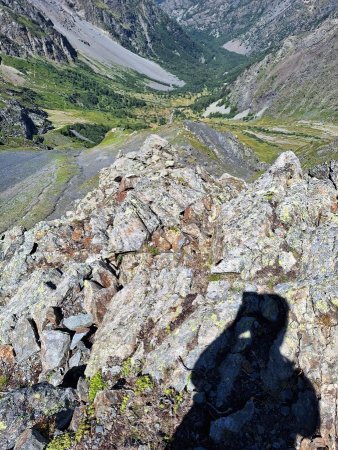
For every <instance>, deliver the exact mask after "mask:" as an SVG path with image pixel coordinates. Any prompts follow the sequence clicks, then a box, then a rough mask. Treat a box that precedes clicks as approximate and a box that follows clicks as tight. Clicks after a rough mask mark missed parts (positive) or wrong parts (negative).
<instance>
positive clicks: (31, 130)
mask: <svg viewBox="0 0 338 450" xmlns="http://www.w3.org/2000/svg"><path fill="white" fill-rule="evenodd" d="M0 126H1V132H0V137H1V140H2V141H3V142H6V140H8V139H11V138H18V137H21V138H24V139H28V140H32V139H33V138H34V136H37V135H41V134H44V133H46V132H47V131H48V130H50V129H51V128H52V123H51V122H50V121H49V120H48V114H47V113H46V112H45V111H43V110H41V109H39V108H37V107H34V106H32V107H30V108H26V107H25V106H23V105H22V104H21V103H20V102H18V101H17V100H9V101H8V102H7V105H6V107H5V108H3V109H0Z"/></svg>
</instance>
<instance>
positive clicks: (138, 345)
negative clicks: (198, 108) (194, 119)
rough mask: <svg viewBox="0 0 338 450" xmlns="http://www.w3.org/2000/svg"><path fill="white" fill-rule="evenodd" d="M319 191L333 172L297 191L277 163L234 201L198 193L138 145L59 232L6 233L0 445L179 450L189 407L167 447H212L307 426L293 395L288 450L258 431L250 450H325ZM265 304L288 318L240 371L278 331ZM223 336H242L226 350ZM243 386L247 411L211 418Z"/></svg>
mask: <svg viewBox="0 0 338 450" xmlns="http://www.w3.org/2000/svg"><path fill="white" fill-rule="evenodd" d="M337 185H338V165H337V162H332V163H330V164H328V165H326V166H325V167H323V168H317V169H316V170H313V171H312V172H311V175H307V174H305V173H303V171H302V169H301V166H300V163H299V161H298V159H297V158H296V156H295V155H294V154H293V153H292V152H286V153H284V154H282V155H281V156H280V157H279V158H278V159H277V161H276V162H275V163H274V164H273V166H272V167H271V168H270V169H269V170H268V171H267V172H266V173H265V174H264V175H262V176H261V177H260V178H259V179H258V180H257V181H255V182H254V183H252V184H246V183H245V182H244V181H242V180H240V179H239V178H235V177H233V176H231V175H228V174H224V175H223V176H222V177H220V178H219V179H216V178H214V177H212V176H211V175H209V174H208V173H207V172H206V171H205V170H204V169H202V168H200V167H187V166H184V165H182V164H181V163H180V162H179V161H178V158H177V155H176V151H175V149H174V148H173V147H171V146H170V145H169V144H168V143H167V142H166V141H165V140H163V139H161V138H159V137H157V136H152V137H150V138H149V139H148V140H147V141H146V142H145V144H144V145H143V147H142V148H141V149H140V151H139V152H134V153H129V154H127V155H126V156H123V155H121V156H120V157H119V158H118V159H117V160H116V162H115V163H114V165H113V166H111V167H109V168H107V169H104V170H102V171H101V174H100V185H99V188H98V189H96V190H95V191H93V192H91V193H90V194H88V195H87V196H86V197H85V198H84V199H83V200H81V201H79V202H78V204H77V206H76V209H75V211H73V212H69V213H67V216H66V217H65V218H63V219H60V220H55V221H51V222H41V223H39V224H37V225H36V226H35V227H34V228H33V229H31V230H29V231H25V230H23V229H21V228H18V227H17V228H13V229H12V230H9V231H8V232H6V233H5V234H4V235H3V236H1V238H0V271H1V284H0V286H1V287H0V305H1V306H0V323H1V328H0V373H1V378H0V380H1V386H2V387H1V391H2V394H1V395H2V396H1V398H0V418H1V419H0V446H1V447H2V448H4V449H11V448H13V447H14V445H15V449H16V450H19V449H24V448H26V447H24V445H28V444H27V443H32V442H33V444H32V445H35V447H34V446H33V448H45V447H46V445H47V442H48V440H52V442H51V443H50V444H48V448H58V447H57V445H61V444H62V445H63V447H62V448H74V449H85V448H98V449H106V448H107V449H108V448H117V449H123V448H139V449H144V448H147V446H149V445H150V444H151V445H152V446H153V447H155V448H170V447H172V448H183V447H182V445H181V447H177V446H176V447H175V436H174V433H175V429H176V427H177V426H178V425H179V424H180V423H181V426H182V423H183V424H184V423H186V422H187V421H188V422H189V420H188V419H189V414H190V413H191V411H194V408H195V407H196V405H197V407H198V408H199V409H198V417H199V422H198V423H199V428H198V429H197V430H196V429H194V430H191V432H190V437H189V439H190V441H189V444H190V445H189V446H188V445H187V446H186V447H184V448H190V447H200V448H224V447H222V445H223V444H222V442H223V443H224V442H226V439H227V438H228V436H229V433H230V435H231V436H232V438H231V439H232V440H233V442H236V440H238V439H239V437H240V436H243V439H249V438H250V429H251V428H253V427H254V424H255V423H256V422H257V421H258V418H257V417H258V416H259V415H258V413H261V412H262V411H263V412H264V414H265V416H264V417H269V415H270V416H271V415H272V413H273V412H275V408H276V406H275V405H276V404H277V405H280V409H281V411H282V408H283V414H284V416H283V417H284V418H285V420H284V422H285V423H287V420H289V421H293V422H295V421H301V420H302V417H301V416H302V415H304V413H305V414H307V415H308V417H309V414H310V408H309V405H310V406H311V403H309V396H310V390H309V389H307V388H306V387H305V386H308V384H309V383H311V386H312V390H313V392H314V395H315V397H316V399H317V402H318V404H319V411H320V416H321V417H320V418H321V420H320V424H319V422H318V421H315V422H314V428H313V429H312V431H311V433H310V432H308V433H306V432H305V431H304V433H303V434H302V435H303V437H304V436H306V438H304V439H302V437H301V436H290V435H289V434H288V432H287V430H286V431H285V430H284V429H282V427H279V426H277V427H276V426H275V425H273V424H271V423H269V422H268V421H267V422H266V423H265V422H263V423H260V424H259V427H260V428H259V430H260V434H258V435H257V436H255V439H256V444H257V445H258V447H259V446H260V448H262V447H264V448H267V443H268V442H269V443H271V442H273V443H274V444H276V445H277V447H276V445H274V448H287V446H288V445H289V443H290V440H295V442H297V445H298V444H299V443H300V441H302V444H301V445H302V448H303V449H315V448H325V446H327V447H329V448H335V445H336V444H335V439H336V428H335V423H336V420H337V416H336V414H337V402H338V400H337V379H336V377H337V371H336V348H335V345H336V342H337V306H338V299H337V292H338V285H337V267H338V266H337V264H338V260H337V256H338V247H337V246H338V242H337V237H338V220H337V210H338V207H337ZM249 292H250V294H249V299H247V297H248V293H249ZM275 296H280V297H283V298H285V299H286V301H287V303H288V305H289V309H290V313H289V323H288V326H287V329H286V336H285V339H284V341H283V333H282V331H280V332H279V333H275V334H274V338H273V339H272V342H271V343H269V346H271V348H270V350H269V352H268V354H267V359H266V360H264V358H263V359H261V355H260V354H259V352H258V353H256V357H255V359H252V358H251V356H252V352H251V353H250V352H249V349H250V348H251V347H250V345H252V342H254V337H255V336H256V335H257V336H258V337H259V336H260V335H262V330H263V329H264V327H263V323H264V324H265V326H268V324H277V322H278V320H277V317H278V314H279V313H278V308H277V307H276V303H275V302H274V298H275ZM244 298H246V304H247V305H248V308H249V310H250V311H251V312H250V313H249V311H246V315H245V316H244V317H242V319H241V321H240V322H236V316H237V317H238V314H239V311H240V310H241V304H243V302H244ZM276 308H277V309H276ZM259 311H260V312H259ZM258 312H259V318H257V320H253V319H252V317H253V316H252V314H253V313H255V314H258ZM257 317H258V315H257ZM234 321H235V322H234ZM233 323H236V324H237V325H236V327H237V328H238V333H239V334H240V336H243V337H242V338H241V339H244V336H246V337H245V339H244V340H240V341H238V342H237V344H236V345H235V346H230V349H229V343H230V341H231V339H230V341H229V339H228V337H227V336H228V335H227V334H226V333H224V330H225V329H226V328H228V329H229V327H231V324H233ZM262 327H263V328H262ZM257 330H260V331H257ZM277 331H278V329H277ZM236 333H237V332H236ZM243 333H244V334H243ZM250 336H251V337H250ZM271 336H272V335H271ZM268 340H269V339H265V341H264V340H263V341H261V342H263V343H264V345H265V344H266V341H268ZM264 345H263V346H264ZM226 348H227V349H228V353H226V354H224V351H225V349H226ZM279 351H280V352H281V355H282V358H277V357H276V355H277V354H278V352H279ZM208 352H209V353H208ZM256 352H257V349H256ZM203 355H204V356H206V355H208V358H207V360H205V361H204V364H205V365H204V366H203V367H204V369H203V373H204V378H203V379H204V381H203V383H202V384H201V385H199V384H198V383H197V381H196V375H195V373H196V371H197V372H199V371H200V370H201V366H200V364H201V358H202V359H203ZM250 355H251V356H250ZM215 357H216V359H217V361H218V363H217V364H216V363H215V359H214V358H215ZM250 358H251V359H250ZM286 360H288V361H289V362H290V364H289V365H288V366H287V367H288V368H289V369H291V367H292V370H293V372H292V373H296V375H294V376H293V377H292V379H291V378H290V373H289V372H290V370H289V371H288V370H286V369H285V367H286V366H285V361H286ZM257 364H258V365H257ZM211 369H212V370H211ZM243 374H244V375H245V376H247V377H249V378H250V380H251V382H252V383H253V384H254V385H258V384H260V383H261V384H263V385H264V386H266V387H265V391H264V392H265V393H267V392H269V394H268V395H267V394H265V395H266V397H265V398H264V401H263V402H262V401H261V399H259V398H257V397H255V396H254V395H253V396H252V395H251V396H250V400H248V402H247V403H246V404H244V405H243V404H241V405H239V404H238V405H237V404H230V405H229V404H228V403H227V402H228V400H229V398H230V397H229V395H230V393H231V392H230V391H233V389H234V388H235V387H236V386H237V389H238V382H239V381H238V380H242V381H241V383H242V384H241V385H240V389H244V390H245V386H246V384H245V383H244V381H243V378H241V377H242V375H243ZM304 374H305V375H306V377H307V380H308V382H307V381H306V379H305V378H304ZM224 377H225V378H224ZM223 379H224V380H226V382H223V381H222V380H223ZM217 380H218V381H217ZM206 382H207V383H206ZM236 383H237V384H236ZM243 392H244V391H243ZM311 392H312V391H311ZM37 399H41V400H40V401H37ZM46 402H47V403H46ZM44 405H45V406H44ZM47 405H48V407H47ZM229 407H230V409H229ZM189 411H190V413H189ZM257 415H258V416H257ZM314 416H315V414H314ZM195 418H196V416H195ZM281 422H283V421H281ZM195 423H196V420H195ZM13 424H14V425H15V426H14V425H13ZM183 428H184V427H183ZM183 432H184V429H183ZM274 432H275V433H277V434H278V433H279V435H275V434H274ZM176 433H177V432H176ZM289 433H290V432H289ZM300 434H301V433H300ZM185 437H186V435H185ZM181 442H183V441H181ZM243 442H244V441H243ZM60 443H61V444H60ZM53 446H54V447H53ZM229 448H232V447H229ZM243 448H244V447H243ZM246 448H249V447H246Z"/></svg>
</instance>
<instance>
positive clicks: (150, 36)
mask: <svg viewBox="0 0 338 450" xmlns="http://www.w3.org/2000/svg"><path fill="white" fill-rule="evenodd" d="M66 2H67V4H68V6H70V7H72V8H73V9H75V10H76V11H77V12H78V13H79V14H80V15H81V16H82V17H84V18H85V19H86V20H88V21H89V22H91V23H93V24H95V25H97V26H100V27H102V28H104V29H105V30H107V31H108V32H109V33H110V34H111V36H112V37H113V38H114V39H116V40H117V41H118V42H120V43H121V44H122V45H123V46H124V47H126V48H128V49H129V50H132V51H134V52H136V53H137V54H139V55H141V56H144V57H151V58H156V59H161V60H163V61H165V62H169V61H170V59H171V58H173V57H174V56H175V55H176V56H177V53H180V55H181V56H182V57H188V58H189V59H191V58H197V59H198V58H199V57H200V56H201V53H200V49H198V48H197V46H196V45H195V43H194V42H193V40H192V39H190V38H189V37H188V35H187V34H186V33H185V32H184V31H183V29H182V28H181V27H180V26H179V25H178V24H177V23H176V22H175V21H174V20H171V19H170V18H169V17H168V16H167V15H166V14H165V13H164V12H163V11H162V10H161V9H160V8H159V7H158V6H156V4H155V3H154V2H153V1H152V0H123V1H121V0H104V1H100V2H97V1H93V0H66Z"/></svg>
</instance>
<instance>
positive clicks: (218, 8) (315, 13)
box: [159, 0, 337, 53]
mask: <svg viewBox="0 0 338 450" xmlns="http://www.w3.org/2000/svg"><path fill="white" fill-rule="evenodd" d="M159 3H160V5H161V6H162V8H163V9H164V10H165V11H166V12H167V13H168V14H169V15H171V16H172V17H173V18H175V19H176V20H177V21H178V22H179V23H180V24H182V25H185V26H187V27H190V28H194V29H199V30H204V31H206V32H208V33H209V34H210V35H212V36H215V37H219V38H220V39H222V40H223V43H225V42H226V41H229V40H230V39H234V38H236V40H237V42H235V45H236V43H237V44H242V45H243V47H242V50H243V49H244V51H245V49H246V50H247V52H251V53H252V52H261V51H265V50H267V49H268V48H273V47H275V46H278V45H279V43H280V42H281V41H282V40H283V39H285V38H286V37H288V36H290V35H292V34H296V33H299V32H301V31H308V30H311V29H312V28H313V27H315V26H316V25H318V24H319V23H321V22H322V21H323V20H324V19H325V18H327V17H328V16H329V15H332V14H334V12H335V11H336V10H337V3H336V2H335V0H319V1H318V0H307V1H304V0H282V1H280V0H207V1H205V0H159ZM231 48H232V49H234V48H236V47H234V46H232V47H231V46H230V47H229V49H231Z"/></svg>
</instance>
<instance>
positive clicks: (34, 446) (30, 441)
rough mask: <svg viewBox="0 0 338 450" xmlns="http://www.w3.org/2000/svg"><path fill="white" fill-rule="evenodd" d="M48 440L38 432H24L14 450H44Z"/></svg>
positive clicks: (31, 430)
mask: <svg viewBox="0 0 338 450" xmlns="http://www.w3.org/2000/svg"><path fill="white" fill-rule="evenodd" d="M47 444H48V440H47V439H46V438H45V437H44V436H42V434H41V433H39V432H38V431H37V430H34V429H29V430H26V431H24V432H23V433H22V434H21V435H20V436H19V438H18V440H17V441H16V444H15V447H14V450H44V449H45V448H46V446H47Z"/></svg>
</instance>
